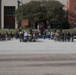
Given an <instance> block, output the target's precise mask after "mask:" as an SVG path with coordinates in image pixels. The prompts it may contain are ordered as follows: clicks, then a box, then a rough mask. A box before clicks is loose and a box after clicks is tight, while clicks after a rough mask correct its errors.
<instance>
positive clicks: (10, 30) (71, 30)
mask: <svg viewBox="0 0 76 75" xmlns="http://www.w3.org/2000/svg"><path fill="white" fill-rule="evenodd" d="M17 31H18V29H0V33H5V32H8V33H10V32H13V33H16V32H17ZM23 31H25V32H28V33H29V28H26V29H23ZM64 31H69V32H76V28H73V29H64Z"/></svg>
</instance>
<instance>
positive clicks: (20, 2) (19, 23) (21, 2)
mask: <svg viewBox="0 0 76 75" xmlns="http://www.w3.org/2000/svg"><path fill="white" fill-rule="evenodd" d="M17 3H18V8H19V7H20V5H23V0H21V1H20V0H17ZM21 22H22V6H21V19H20V22H19V21H18V28H20V27H21Z"/></svg>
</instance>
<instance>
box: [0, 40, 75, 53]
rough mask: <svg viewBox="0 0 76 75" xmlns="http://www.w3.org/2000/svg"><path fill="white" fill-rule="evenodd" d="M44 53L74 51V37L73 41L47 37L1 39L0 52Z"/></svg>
mask: <svg viewBox="0 0 76 75" xmlns="http://www.w3.org/2000/svg"><path fill="white" fill-rule="evenodd" d="M2 53H7V54H9V53H12V54H13V53H17V54H18V53H20V54H21V53H22V54H31V53H32V54H33V53H35V54H36V53H37V54H38V53H39V54H45V53H76V39H75V40H74V42H58V41H57V42H56V41H54V40H49V39H45V40H44V39H37V41H36V42H19V40H16V39H14V40H11V41H1V42H0V54H2Z"/></svg>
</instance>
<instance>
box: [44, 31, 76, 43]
mask: <svg viewBox="0 0 76 75" xmlns="http://www.w3.org/2000/svg"><path fill="white" fill-rule="evenodd" d="M46 35H48V38H49V39H53V40H55V41H63V42H64V41H65V42H66V41H68V42H69V41H72V42H73V41H74V39H76V38H75V37H76V32H73V33H70V32H64V31H59V32H51V31H48V34H46V31H44V32H43V38H44V39H45V37H46Z"/></svg>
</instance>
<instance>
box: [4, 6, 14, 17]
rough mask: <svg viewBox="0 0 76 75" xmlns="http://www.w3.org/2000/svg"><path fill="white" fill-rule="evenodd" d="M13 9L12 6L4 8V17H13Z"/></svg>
mask: <svg viewBox="0 0 76 75" xmlns="http://www.w3.org/2000/svg"><path fill="white" fill-rule="evenodd" d="M14 12H15V7H14V6H5V7H4V15H5V16H14Z"/></svg>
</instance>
